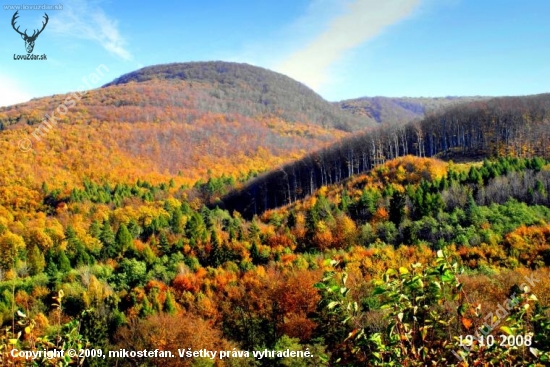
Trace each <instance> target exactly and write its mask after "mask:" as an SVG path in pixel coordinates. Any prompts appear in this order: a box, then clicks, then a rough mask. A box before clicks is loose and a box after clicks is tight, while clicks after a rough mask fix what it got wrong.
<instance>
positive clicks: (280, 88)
mask: <svg viewBox="0 0 550 367" xmlns="http://www.w3.org/2000/svg"><path fill="white" fill-rule="evenodd" d="M147 81H171V82H178V81H185V82H186V83H187V85H189V87H190V88H192V87H198V88H199V89H201V94H200V95H198V96H197V98H199V97H200V101H196V103H195V106H194V107H195V108H196V109H197V110H199V111H204V112H206V111H207V112H211V113H224V114H225V113H237V114H240V115H243V116H247V117H259V116H277V117H279V118H281V119H283V120H285V121H292V122H302V123H304V122H307V123H310V124H314V125H318V126H321V127H325V128H336V129H339V130H344V131H352V130H358V129H362V128H365V127H369V126H370V127H372V126H374V121H373V120H371V119H368V118H367V119H365V118H357V117H355V116H350V115H349V114H346V113H342V111H341V110H340V109H339V108H338V107H336V106H334V105H332V104H331V103H329V102H327V101H325V100H324V99H323V98H322V97H321V96H319V95H318V94H316V93H315V92H314V91H312V90H311V89H309V88H308V87H306V86H305V85H303V84H301V83H299V82H297V81H295V80H293V79H291V78H289V77H287V76H285V75H282V74H279V73H276V72H273V71H270V70H267V69H263V68H260V67H256V66H252V65H248V64H238V63H230V62H221V61H212V62H191V63H179V64H168V65H156V66H150V67H146V68H143V69H140V70H137V71H135V72H132V73H129V74H125V75H122V76H121V77H119V78H117V79H115V80H114V81H112V82H111V83H108V84H106V85H105V86H104V87H109V86H115V85H124V84H128V83H132V82H138V83H142V82H147ZM197 83H198V85H197ZM205 84H206V85H205ZM185 97H186V96H178V95H176V96H174V98H178V99H179V98H185Z"/></svg>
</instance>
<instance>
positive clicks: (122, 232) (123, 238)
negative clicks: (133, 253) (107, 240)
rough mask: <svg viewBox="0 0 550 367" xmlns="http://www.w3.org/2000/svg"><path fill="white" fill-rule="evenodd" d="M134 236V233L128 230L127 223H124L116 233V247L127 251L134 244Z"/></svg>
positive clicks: (121, 250) (122, 251)
mask: <svg viewBox="0 0 550 367" xmlns="http://www.w3.org/2000/svg"><path fill="white" fill-rule="evenodd" d="M133 242H134V240H133V238H132V234H131V233H130V231H129V230H128V227H126V224H124V223H122V224H121V225H120V226H119V227H118V231H117V233H116V244H117V246H116V248H117V250H118V251H120V252H121V253H124V252H126V251H127V250H128V249H129V248H130V247H132V245H133Z"/></svg>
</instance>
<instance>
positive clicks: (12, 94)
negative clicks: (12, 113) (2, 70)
mask: <svg viewBox="0 0 550 367" xmlns="http://www.w3.org/2000/svg"><path fill="white" fill-rule="evenodd" d="M31 98H32V97H31V95H30V94H28V93H27V92H25V91H23V90H21V88H20V86H18V83H17V82H16V81H15V80H13V79H11V78H9V77H7V76H5V75H1V74H0V107H4V106H10V105H14V104H17V103H22V102H27V101H29V100H30V99H31Z"/></svg>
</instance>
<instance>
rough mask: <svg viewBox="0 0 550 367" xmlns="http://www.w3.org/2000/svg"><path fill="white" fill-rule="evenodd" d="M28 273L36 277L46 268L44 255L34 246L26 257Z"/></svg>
mask: <svg viewBox="0 0 550 367" xmlns="http://www.w3.org/2000/svg"><path fill="white" fill-rule="evenodd" d="M28 265H29V272H30V274H31V275H38V274H40V273H42V272H43V271H44V268H45V267H46V259H45V258H44V254H43V253H42V252H41V251H40V249H38V246H36V245H34V246H33V247H32V249H31V251H30V252H29V255H28Z"/></svg>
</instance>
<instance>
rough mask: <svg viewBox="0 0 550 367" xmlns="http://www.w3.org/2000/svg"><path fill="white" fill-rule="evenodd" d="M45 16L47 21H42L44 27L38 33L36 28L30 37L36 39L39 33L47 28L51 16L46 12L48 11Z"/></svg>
mask: <svg viewBox="0 0 550 367" xmlns="http://www.w3.org/2000/svg"><path fill="white" fill-rule="evenodd" d="M16 13H17V12H16ZM44 18H45V19H46V21H45V22H42V29H41V30H39V31H38V33H36V30H35V31H34V32H33V34H32V36H30V37H29V38H31V39H34V38H36V37H38V35H39V34H40V33H42V31H43V30H44V28H46V24H48V19H50V18H48V14H46V13H44ZM25 34H27V30H25Z"/></svg>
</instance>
